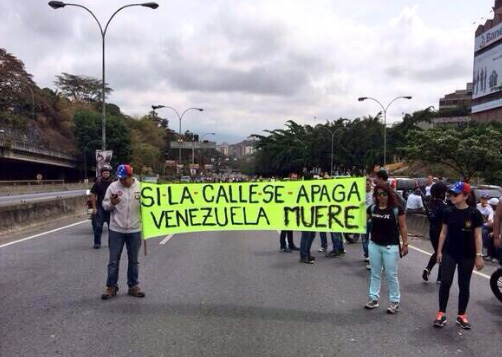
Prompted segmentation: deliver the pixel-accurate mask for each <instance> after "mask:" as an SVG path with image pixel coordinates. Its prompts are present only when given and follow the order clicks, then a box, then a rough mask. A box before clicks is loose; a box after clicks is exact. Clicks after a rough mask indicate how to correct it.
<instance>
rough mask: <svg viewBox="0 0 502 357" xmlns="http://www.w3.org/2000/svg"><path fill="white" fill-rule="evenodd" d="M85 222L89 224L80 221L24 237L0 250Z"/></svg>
mask: <svg viewBox="0 0 502 357" xmlns="http://www.w3.org/2000/svg"><path fill="white" fill-rule="evenodd" d="M85 222H89V220H88V219H86V220H85V221H80V222H77V223H73V224H70V225H68V226H64V227H60V228H56V229H53V230H51V231H47V232H43V233H39V234H35V235H34V236H31V237H26V238H23V239H19V240H16V241H14V242H10V243H6V244H2V245H0V249H1V248H5V247H8V246H9V245H13V244H17V243H21V242H24V241H27V240H30V239H33V238H37V237H40V236H43V235H46V234H50V233H54V232H58V231H62V230H63V229H66V228H71V227H74V226H78V225H79V224H82V223H85Z"/></svg>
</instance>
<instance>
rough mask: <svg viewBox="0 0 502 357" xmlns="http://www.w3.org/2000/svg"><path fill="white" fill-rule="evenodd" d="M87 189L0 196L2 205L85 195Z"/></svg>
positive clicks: (0, 204)
mask: <svg viewBox="0 0 502 357" xmlns="http://www.w3.org/2000/svg"><path fill="white" fill-rule="evenodd" d="M85 194H86V190H71V191H59V192H42V193H26V194H22V195H11V196H0V206H7V205H12V204H18V203H26V202H36V201H40V200H48V199H56V198H64V197H76V196H85Z"/></svg>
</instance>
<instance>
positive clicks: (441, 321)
mask: <svg viewBox="0 0 502 357" xmlns="http://www.w3.org/2000/svg"><path fill="white" fill-rule="evenodd" d="M447 321H448V320H447V319H446V316H445V314H444V312H441V311H440V312H438V313H437V314H436V319H435V320H434V327H444V325H446V322H447Z"/></svg>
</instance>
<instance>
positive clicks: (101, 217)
mask: <svg viewBox="0 0 502 357" xmlns="http://www.w3.org/2000/svg"><path fill="white" fill-rule="evenodd" d="M105 222H106V224H107V225H108V230H110V212H108V211H105V210H104V209H103V208H98V210H97V212H96V214H95V215H94V218H93V225H92V228H93V229H94V244H99V245H101V234H102V233H103V226H104V225H105Z"/></svg>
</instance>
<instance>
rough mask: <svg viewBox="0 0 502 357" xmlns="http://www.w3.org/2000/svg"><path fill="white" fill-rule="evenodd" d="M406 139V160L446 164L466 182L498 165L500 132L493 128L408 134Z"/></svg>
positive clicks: (500, 155)
mask: <svg viewBox="0 0 502 357" xmlns="http://www.w3.org/2000/svg"><path fill="white" fill-rule="evenodd" d="M407 139H408V145H407V146H406V147H405V148H404V151H405V154H406V157H407V159H408V160H417V161H423V162H427V163H440V164H443V165H446V166H448V167H450V168H451V169H453V170H454V171H455V172H457V173H458V174H459V175H461V176H462V178H463V179H464V180H467V181H468V180H470V179H471V178H472V177H473V176H475V175H481V176H484V175H486V174H487V172H489V171H491V170H493V168H494V167H500V165H501V163H502V152H501V151H500V150H499V149H498V147H499V145H500V143H501V142H502V132H501V131H500V130H497V129H496V128H495V127H494V126H486V125H478V126H471V127H469V128H464V129H432V130H428V131H411V132H410V133H408V135H407Z"/></svg>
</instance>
